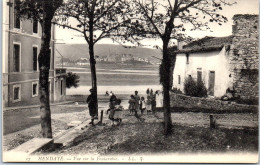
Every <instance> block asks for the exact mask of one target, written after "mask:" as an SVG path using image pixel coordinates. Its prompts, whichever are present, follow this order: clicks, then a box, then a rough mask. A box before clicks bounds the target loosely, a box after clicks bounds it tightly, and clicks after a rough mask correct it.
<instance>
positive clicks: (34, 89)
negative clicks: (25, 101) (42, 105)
mask: <svg viewBox="0 0 260 165" xmlns="http://www.w3.org/2000/svg"><path fill="white" fill-rule="evenodd" d="M38 90H39V88H38V82H33V83H32V97H35V96H38Z"/></svg>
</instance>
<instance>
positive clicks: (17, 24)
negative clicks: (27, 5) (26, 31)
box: [14, 0, 21, 29]
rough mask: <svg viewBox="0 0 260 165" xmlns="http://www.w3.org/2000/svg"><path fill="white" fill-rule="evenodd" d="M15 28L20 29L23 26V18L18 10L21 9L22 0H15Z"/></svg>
mask: <svg viewBox="0 0 260 165" xmlns="http://www.w3.org/2000/svg"><path fill="white" fill-rule="evenodd" d="M14 3H15V4H14V6H15V9H14V28H16V29H20V28H21V19H20V17H19V15H18V14H17V11H19V10H20V0H15V2H14Z"/></svg>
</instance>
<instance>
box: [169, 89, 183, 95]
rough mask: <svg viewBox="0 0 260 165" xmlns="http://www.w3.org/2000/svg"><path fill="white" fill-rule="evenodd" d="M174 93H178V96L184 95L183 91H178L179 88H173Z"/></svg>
mask: <svg viewBox="0 0 260 165" xmlns="http://www.w3.org/2000/svg"><path fill="white" fill-rule="evenodd" d="M171 91H172V92H173V93H176V94H183V93H182V91H181V90H180V89H177V88H172V90H171Z"/></svg>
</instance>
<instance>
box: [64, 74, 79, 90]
mask: <svg viewBox="0 0 260 165" xmlns="http://www.w3.org/2000/svg"><path fill="white" fill-rule="evenodd" d="M79 79H80V76H79V75H77V74H76V73H72V72H68V73H67V74H66V87H67V88H71V87H74V88H77V87H78V86H79V81H80V80H79Z"/></svg>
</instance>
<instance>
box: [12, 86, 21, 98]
mask: <svg viewBox="0 0 260 165" xmlns="http://www.w3.org/2000/svg"><path fill="white" fill-rule="evenodd" d="M20 100H21V85H20V84H19V85H14V86H13V101H14V102H16V101H20Z"/></svg>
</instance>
